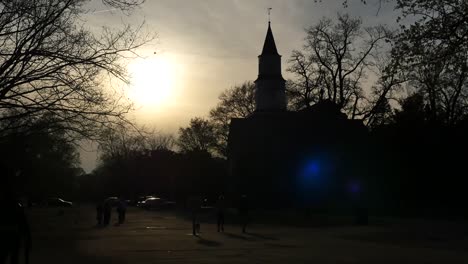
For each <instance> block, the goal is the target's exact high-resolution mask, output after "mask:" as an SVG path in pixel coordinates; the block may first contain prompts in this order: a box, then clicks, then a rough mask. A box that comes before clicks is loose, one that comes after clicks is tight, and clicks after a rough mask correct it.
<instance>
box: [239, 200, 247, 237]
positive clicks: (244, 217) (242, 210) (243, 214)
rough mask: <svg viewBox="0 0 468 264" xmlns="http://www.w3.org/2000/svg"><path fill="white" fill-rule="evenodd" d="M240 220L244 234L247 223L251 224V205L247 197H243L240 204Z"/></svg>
mask: <svg viewBox="0 0 468 264" xmlns="http://www.w3.org/2000/svg"><path fill="white" fill-rule="evenodd" d="M239 218H240V220H241V225H242V233H246V228H247V223H248V222H249V204H248V201H247V195H245V194H244V195H242V196H241V199H240V202H239Z"/></svg>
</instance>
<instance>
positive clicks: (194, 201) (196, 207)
mask: <svg viewBox="0 0 468 264" xmlns="http://www.w3.org/2000/svg"><path fill="white" fill-rule="evenodd" d="M201 205H202V199H201V198H200V197H199V196H191V197H189V200H188V207H189V209H190V210H191V211H192V233H193V235H194V236H196V235H197V234H198V233H200V223H199V221H198V212H199V211H200V207H201Z"/></svg>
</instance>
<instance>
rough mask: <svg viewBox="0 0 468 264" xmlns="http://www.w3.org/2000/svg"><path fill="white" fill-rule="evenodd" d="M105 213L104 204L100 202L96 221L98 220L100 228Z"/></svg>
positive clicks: (97, 207)
mask: <svg viewBox="0 0 468 264" xmlns="http://www.w3.org/2000/svg"><path fill="white" fill-rule="evenodd" d="M103 213H104V208H103V205H102V202H99V203H98V204H97V205H96V220H97V225H98V226H101V225H102V217H103Z"/></svg>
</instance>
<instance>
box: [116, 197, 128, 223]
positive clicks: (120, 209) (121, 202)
mask: <svg viewBox="0 0 468 264" xmlns="http://www.w3.org/2000/svg"><path fill="white" fill-rule="evenodd" d="M126 212H127V206H126V204H125V200H124V199H123V198H120V200H119V202H118V204H117V213H118V214H119V224H123V223H124V221H125V214H126Z"/></svg>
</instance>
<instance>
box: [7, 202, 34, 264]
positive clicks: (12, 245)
mask: <svg viewBox="0 0 468 264" xmlns="http://www.w3.org/2000/svg"><path fill="white" fill-rule="evenodd" d="M2 198H3V197H2ZM1 202H2V217H1V218H0V241H1V242H0V263H6V260H7V258H8V257H9V258H10V263H11V264H17V263H19V255H20V251H21V245H24V262H25V263H29V251H30V249H31V233H30V229H29V224H28V220H27V218H26V214H25V212H24V209H23V206H22V205H21V204H20V203H18V202H17V201H16V200H15V199H2V201H1Z"/></svg>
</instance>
